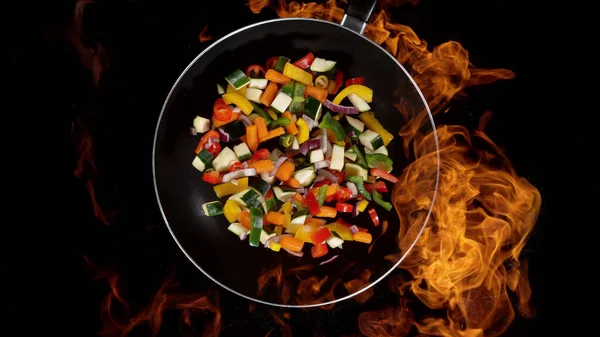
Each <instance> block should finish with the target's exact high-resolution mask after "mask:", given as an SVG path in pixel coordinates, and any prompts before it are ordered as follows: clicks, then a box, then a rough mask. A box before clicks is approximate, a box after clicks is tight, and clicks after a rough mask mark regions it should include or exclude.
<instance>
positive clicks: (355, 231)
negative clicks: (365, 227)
mask: <svg viewBox="0 0 600 337" xmlns="http://www.w3.org/2000/svg"><path fill="white" fill-rule="evenodd" d="M349 229H350V231H351V232H352V234H356V233H358V227H356V225H352V226H350V228H349Z"/></svg>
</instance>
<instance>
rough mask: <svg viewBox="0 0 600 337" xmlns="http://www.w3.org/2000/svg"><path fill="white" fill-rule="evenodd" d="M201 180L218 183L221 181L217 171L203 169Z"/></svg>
mask: <svg viewBox="0 0 600 337" xmlns="http://www.w3.org/2000/svg"><path fill="white" fill-rule="evenodd" d="M202 180H204V181H206V182H207V183H209V184H213V185H214V184H218V183H220V182H221V175H220V174H219V171H214V170H210V171H205V172H204V174H203V175H202Z"/></svg>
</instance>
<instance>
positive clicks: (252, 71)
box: [246, 64, 265, 78]
mask: <svg viewBox="0 0 600 337" xmlns="http://www.w3.org/2000/svg"><path fill="white" fill-rule="evenodd" d="M246 76H248V77H252V78H256V77H264V76H265V68H263V67H262V66H261V65H258V64H253V65H251V66H248V68H246Z"/></svg>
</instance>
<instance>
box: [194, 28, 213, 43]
mask: <svg viewBox="0 0 600 337" xmlns="http://www.w3.org/2000/svg"><path fill="white" fill-rule="evenodd" d="M207 32H208V25H206V26H204V28H203V29H202V31H201V32H200V34H198V40H200V43H202V42H206V41H210V40H212V39H213V37H212V36H210V35H207Z"/></svg>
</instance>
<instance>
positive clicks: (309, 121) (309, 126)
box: [302, 115, 317, 131]
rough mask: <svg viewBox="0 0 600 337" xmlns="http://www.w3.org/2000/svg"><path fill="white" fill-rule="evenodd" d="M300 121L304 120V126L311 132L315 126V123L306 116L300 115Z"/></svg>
mask: <svg viewBox="0 0 600 337" xmlns="http://www.w3.org/2000/svg"><path fill="white" fill-rule="evenodd" d="M302 119H304V121H305V122H306V125H307V126H308V130H309V131H310V130H312V129H313V128H314V127H315V126H317V122H316V121H315V120H314V119H312V118H310V117H308V116H307V115H302Z"/></svg>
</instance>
